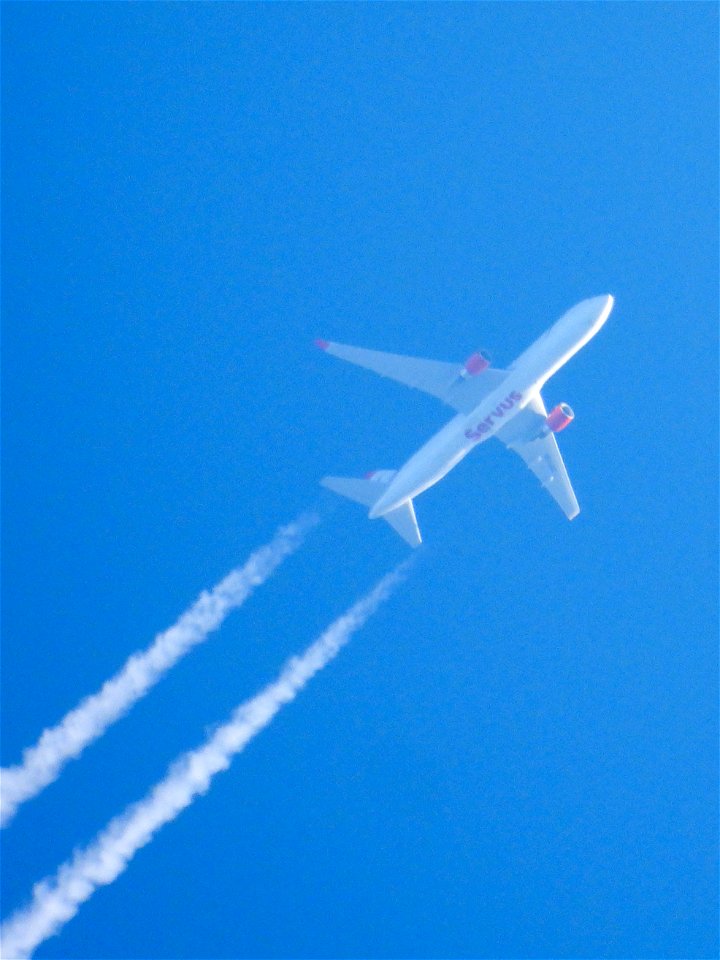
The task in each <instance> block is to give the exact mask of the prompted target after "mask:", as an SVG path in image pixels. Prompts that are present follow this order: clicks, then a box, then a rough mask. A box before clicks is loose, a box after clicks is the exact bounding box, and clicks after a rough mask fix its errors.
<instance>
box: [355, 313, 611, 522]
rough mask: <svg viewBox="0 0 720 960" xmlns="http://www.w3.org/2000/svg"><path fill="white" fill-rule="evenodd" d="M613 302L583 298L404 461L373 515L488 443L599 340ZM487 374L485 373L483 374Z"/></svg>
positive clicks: (414, 492) (422, 487) (395, 504)
mask: <svg viewBox="0 0 720 960" xmlns="http://www.w3.org/2000/svg"><path fill="white" fill-rule="evenodd" d="M612 305H613V298H612V297H610V296H606V297H595V298H593V299H591V300H584V301H583V302H582V303H579V304H577V306H575V307H573V308H572V309H571V310H569V311H568V312H567V313H566V314H564V315H563V316H562V317H561V318H560V319H559V320H558V321H557V323H555V324H554V325H553V326H552V327H551V328H550V329H549V330H548V331H547V332H546V333H544V334H543V335H542V336H541V337H540V338H539V339H538V340H536V341H535V343H533V344H532V346H531V347H529V348H528V349H527V350H526V351H525V352H524V353H522V354H521V355H520V356H519V357H518V359H517V360H516V361H515V363H513V364H512V366H511V367H510V368H509V370H508V375H507V377H506V378H505V379H504V380H503V381H502V383H501V384H500V386H499V387H498V388H497V389H495V390H494V391H493V392H492V393H491V394H489V396H487V397H485V399H484V400H483V401H482V403H480V404H478V406H477V407H476V408H475V409H474V410H473V411H472V412H471V413H470V414H466V413H460V414H458V415H457V416H455V417H453V419H452V420H450V422H449V423H447V424H446V425H445V426H444V427H443V428H442V429H441V430H439V431H438V432H437V433H436V434H435V435H434V436H433V437H431V438H430V440H428V442H427V443H426V444H425V445H424V446H423V447H421V448H420V449H419V450H418V451H417V453H415V454H413V456H412V457H410V459H409V460H408V461H407V463H405V464H404V465H403V466H402V467H401V468H400V470H398V472H397V474H396V475H395V477H394V478H393V480H392V481H391V483H390V485H389V486H388V488H387V490H386V491H385V493H384V494H383V495H382V497H381V498H380V499H379V500H378V501H377V503H375V504H374V505H373V507H372V509H371V511H370V514H369V516H370V519H375V518H376V517H382V516H384V515H385V514H386V513H389V512H390V511H392V510H395V509H397V508H398V507H399V506H400V505H401V504H403V503H405V501H407V500H410V499H412V498H413V497H416V496H418V494H420V493H423V491H425V490H427V489H428V488H429V487H432V486H433V485H434V484H436V483H437V482H438V480H442V478H443V477H444V476H445V475H446V474H447V473H448V472H449V471H450V470H452V468H453V467H454V466H455V465H456V464H458V463H459V462H460V461H461V460H462V459H463V457H465V456H467V454H468V453H469V452H470V451H471V450H472V448H473V447H475V446H477V444H478V443H483V442H484V441H485V440H489V439H490V437H492V436H494V435H495V434H496V433H497V432H498V431H499V430H500V429H502V428H503V427H504V426H505V425H506V424H507V423H508V421H510V420H512V418H513V417H514V416H516V415H517V414H518V413H519V412H520V411H521V410H522V409H523V408H524V407H525V406H527V404H528V403H529V402H530V401H531V400H532V399H533V398H534V397H535V396H537V394H538V393H539V391H540V390H541V389H542V387H543V385H544V384H545V383H546V382H547V381H548V380H549V379H550V377H551V376H552V375H553V374H554V373H556V372H557V371H558V370H559V369H560V368H561V367H562V366H563V365H564V364H566V363H567V361H568V360H569V359H570V358H571V357H573V356H574V355H575V354H576V353H577V352H578V350H580V349H581V348H582V347H584V346H585V344H586V343H587V342H588V341H589V340H591V339H592V337H594V336H595V334H596V333H597V332H598V330H599V329H600V328H601V327H602V325H603V324H604V323H605V321H606V320H607V318H608V316H609V314H610V311H611V310H612ZM480 376H482V374H480Z"/></svg>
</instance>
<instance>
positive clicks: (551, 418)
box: [545, 403, 575, 433]
mask: <svg viewBox="0 0 720 960" xmlns="http://www.w3.org/2000/svg"><path fill="white" fill-rule="evenodd" d="M574 419H575V414H574V413H573V410H572V407H569V406H568V405H567V403H559V404H558V405H557V406H556V407H555V409H554V410H551V411H550V413H549V414H548V415H547V419H546V421H545V426H546V427H547V429H548V430H552V432H553V433H560V431H561V430H564V429H565V427H566V426H567V425H568V424H569V423H570V422H571V421H572V420H574Z"/></svg>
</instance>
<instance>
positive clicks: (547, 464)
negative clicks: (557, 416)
mask: <svg viewBox="0 0 720 960" xmlns="http://www.w3.org/2000/svg"><path fill="white" fill-rule="evenodd" d="M546 417H547V410H546V409H545V404H544V403H543V399H542V397H541V396H540V394H539V393H538V394H537V396H535V397H534V398H533V399H532V400H531V401H530V402H529V403H528V405H527V406H526V407H525V408H524V409H523V410H521V411H520V413H518V414H517V415H516V416H515V417H513V419H512V420H511V421H510V422H509V423H508V425H507V426H506V427H503V429H502V430H499V431H498V432H497V433H496V436H497V437H498V439H500V440H502V442H503V443H504V444H505V445H506V446H507V447H508V448H509V449H510V450H514V451H515V453H517V454H519V455H520V456H521V457H522V458H523V460H524V461H525V463H526V464H527V465H528V466H529V467H530V469H531V470H532V472H533V473H534V474H535V476H536V477H537V478H538V480H539V481H540V483H541V484H542V485H543V486H544V487H545V489H546V490H547V491H548V493H549V494H550V496H551V497H554V499H555V500H556V501H557V503H558V504H559V506H560V509H561V510H562V511H563V513H564V514H565V516H566V517H567V518H568V520H572V519H573V517H576V516H577V515H578V514H579V513H580V507H579V505H578V502H577V499H576V497H575V493H574V492H573V488H572V484H571V483H570V477H568V473H567V470H566V469H565V464H564V463H563V458H562V455H561V453H560V450H559V448H558V445H557V440H556V439H555V434H554V433H552V432H550V433H545V434H543V435H540V436H539V435H538V434H539V433H540V431H541V430H542V429H543V427H544V425H545V418H546Z"/></svg>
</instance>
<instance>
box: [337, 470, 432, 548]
mask: <svg viewBox="0 0 720 960" xmlns="http://www.w3.org/2000/svg"><path fill="white" fill-rule="evenodd" d="M396 473H397V470H376V471H375V472H374V473H370V474H368V475H367V477H366V478H364V479H362V480H361V479H359V478H356V477H323V479H322V480H321V481H320V484H321V486H323V487H325V488H326V489H327V490H332V491H333V493H339V494H340V496H341V497H347V499H348V500H354V501H355V503H361V504H362V505H363V506H364V507H372V506H373V505H374V504H375V503H377V501H378V500H379V499H380V497H381V496H382V495H383V493H384V492H385V490H386V489H387V487H388V485H389V484H390V481H391V480H392V479H393V477H394V476H395V474H396ZM383 520H387V522H388V523H389V524H390V526H391V527H392V528H393V530H394V531H395V532H396V533H399V534H400V536H401V537H402V538H403V540H404V541H405V542H406V543H409V544H410V546H411V547H419V546H420V544H421V543H422V537H421V536H420V530H419V529H418V524H417V520H416V518H415V508H414V507H413V502H412V500H406V501H405V503H403V504H401V505H400V506H399V507H398V508H397V509H396V510H392V511H391V512H390V513H385V514H383Z"/></svg>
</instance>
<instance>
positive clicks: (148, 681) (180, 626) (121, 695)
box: [0, 513, 319, 827]
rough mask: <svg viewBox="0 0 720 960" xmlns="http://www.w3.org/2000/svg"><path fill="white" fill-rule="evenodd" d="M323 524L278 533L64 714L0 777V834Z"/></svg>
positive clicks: (303, 520) (308, 517) (310, 516)
mask: <svg viewBox="0 0 720 960" xmlns="http://www.w3.org/2000/svg"><path fill="white" fill-rule="evenodd" d="M318 522H319V517H318V516H317V515H316V514H314V513H307V514H302V515H301V516H300V517H299V518H298V519H297V520H296V521H295V522H294V523H291V524H289V525H288V526H285V527H281V528H280V529H279V530H278V531H277V533H276V534H275V537H274V538H273V539H272V540H271V541H270V543H268V544H266V546H264V547H261V548H260V549H259V550H257V551H256V552H255V553H253V554H252V555H251V556H250V558H249V559H248V561H247V562H246V563H245V564H244V566H242V567H238V568H236V569H235V570H233V571H232V572H231V573H229V574H228V575H227V576H226V577H225V579H224V580H221V581H220V583H218V584H217V586H215V587H214V588H213V589H212V590H211V591H210V592H208V591H203V593H201V594H200V596H199V597H198V598H197V600H196V601H195V603H194V604H193V605H192V606H191V607H190V608H189V609H188V610H186V611H185V613H183V614H182V616H181V617H180V619H179V620H178V621H177V622H176V623H175V624H174V625H173V626H172V627H170V628H169V629H168V630H166V631H165V632H164V633H160V634H158V635H157V637H156V638H155V640H154V641H153V643H152V644H151V645H150V646H149V647H147V648H146V649H145V650H143V651H141V652H140V653H134V654H133V655H132V656H131V657H130V658H129V659H128V660H127V661H126V663H125V665H124V666H123V667H122V669H121V670H120V671H119V672H118V673H116V674H115V676H114V677H111V679H110V680H108V681H107V682H106V683H104V684H103V686H102V687H101V688H100V690H98V692H97V693H94V694H92V695H91V696H89V697H86V698H85V699H84V700H82V701H81V702H80V703H79V704H78V706H77V707H75V708H74V709H73V710H71V711H70V712H69V713H67V714H65V716H64V717H63V719H62V720H61V721H60V723H58V724H57V726H55V727H50V728H48V729H47V730H45V731H44V732H43V734H42V736H41V737H40V739H39V740H38V742H37V743H36V744H35V746H34V747H29V748H28V749H27V750H25V751H24V752H23V759H22V763H21V764H19V765H18V766H14V767H6V768H4V769H3V770H2V771H0V827H4V826H5V825H6V824H7V823H9V821H10V820H11V819H12V817H13V816H14V815H15V812H16V811H17V809H18V807H19V806H20V805H21V804H22V803H24V802H25V801H26V800H29V799H30V798H31V797H34V796H35V795H36V794H38V793H40V791H41V790H42V789H43V788H44V787H46V786H47V785H48V784H49V783H52V782H53V780H55V779H57V777H58V776H59V774H60V771H61V770H62V769H63V767H64V766H65V764H66V763H67V762H68V760H71V759H72V758H73V757H77V756H79V755H80V754H81V753H82V751H83V750H84V749H85V747H87V746H88V744H90V743H92V742H93V740H96V739H97V738H98V737H99V736H100V735H101V734H103V733H104V732H105V731H106V730H107V728H108V727H109V726H110V725H111V724H112V723H114V722H115V721H116V720H118V719H120V717H122V716H123V715H124V714H125V713H127V711H128V710H129V709H130V707H131V706H132V705H133V704H134V703H135V702H136V701H137V700H139V699H140V698H141V697H142V696H144V695H145V694H146V693H147V692H148V690H150V688H151V687H153V686H154V685H155V684H156V683H157V682H158V680H159V679H160V678H161V677H162V676H163V674H165V673H166V672H167V671H168V670H169V669H170V667H172V666H173V665H174V664H175V663H177V661H178V660H179V659H180V658H181V657H183V656H184V655H185V654H186V653H187V652H188V650H190V649H191V648H192V647H194V646H196V645H197V644H198V643H202V641H203V640H205V639H206V638H207V636H208V634H209V633H211V632H212V631H213V630H217V628H218V627H219V626H220V625H221V624H222V622H223V620H224V619H225V617H226V616H227V615H228V613H230V611H231V610H234V609H235V608H236V607H239V606H240V605H241V604H242V603H244V602H245V600H247V598H248V597H249V596H250V594H251V593H252V592H253V590H254V589H255V588H256V587H258V586H260V584H262V583H264V582H265V581H266V580H267V579H268V577H269V576H270V575H271V574H272V573H273V572H274V570H275V569H276V568H277V567H278V566H279V565H280V564H281V563H282V561H283V560H284V559H285V558H286V557H288V556H290V554H291V553H294V552H295V551H296V550H297V549H298V547H299V546H300V544H301V543H302V542H303V540H304V538H305V535H306V533H307V532H308V530H309V529H310V528H311V527H313V526H315V524H317V523H318Z"/></svg>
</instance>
